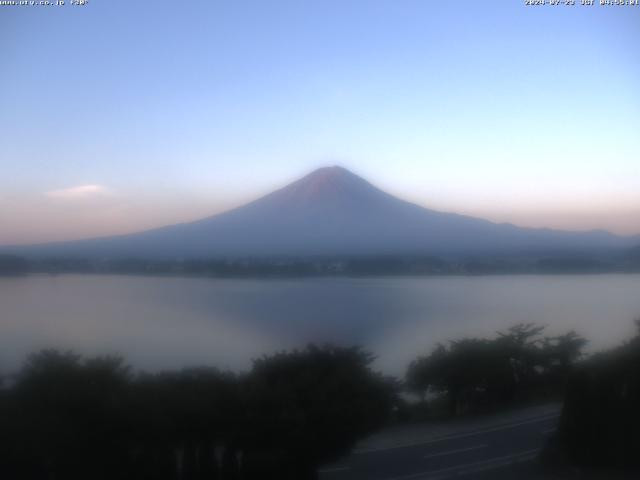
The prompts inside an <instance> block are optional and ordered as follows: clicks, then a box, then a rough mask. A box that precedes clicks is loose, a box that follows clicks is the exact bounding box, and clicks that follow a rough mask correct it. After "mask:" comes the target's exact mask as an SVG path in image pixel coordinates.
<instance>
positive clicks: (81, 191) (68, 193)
mask: <svg viewBox="0 0 640 480" xmlns="http://www.w3.org/2000/svg"><path fill="white" fill-rule="evenodd" d="M112 194H113V192H112V191H111V190H110V189H109V188H107V187H105V186H103V185H79V186H77V187H71V188H64V189H62V190H51V191H50V192H45V196H47V197H49V198H62V199H71V200H73V199H81V198H92V197H104V196H108V195H112Z"/></svg>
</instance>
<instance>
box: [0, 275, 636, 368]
mask: <svg viewBox="0 0 640 480" xmlns="http://www.w3.org/2000/svg"><path fill="white" fill-rule="evenodd" d="M638 316H640V275H594V276H489V277H422V278H413V277H412V278H373V279H349V278H312V279H296V280H289V279H288V280H248V279H238V280H229V279H204V278H158V277H135V276H101V275H61V276H35V275H34V276H27V277H21V278H0V371H3V370H4V371H6V370H10V369H13V368H15V366H16V365H18V364H19V362H20V361H21V360H22V359H23V358H24V355H25V354H26V353H28V352H31V351H34V350H36V349H38V348H42V347H52V346H53V347H57V348H71V349H74V350H77V351H80V352H83V353H87V354H98V353H119V354H122V355H124V356H125V357H126V358H127V359H128V361H130V362H131V363H133V364H134V365H135V366H137V367H140V368H144V369H160V368H176V367H181V366H185V365H192V364H210V365H217V366H219V367H222V368H232V369H245V368H247V367H248V366H249V365H250V361H251V358H255V357H256V356H259V355H261V354H263V353H268V352H273V351H275V350H278V349H283V348H291V347H295V346H302V345H304V344H306V343H307V342H310V341H314V342H335V343H339V344H345V345H351V344H358V345H363V346H365V347H366V348H368V349H369V350H371V351H372V352H374V353H375V354H376V355H377V356H378V360H377V366H378V367H379V368H380V369H381V370H383V371H385V372H387V373H392V374H401V373H402V372H403V371H404V369H405V367H406V365H407V364H408V362H409V361H410V360H411V359H413V358H414V357H415V356H416V355H418V354H421V353H424V352H427V351H428V350H429V349H430V348H431V347H433V345H434V344H435V343H436V342H438V341H444V340H447V339H455V338H459V337H461V336H465V335H484V334H487V335H491V334H493V332H495V331H496V330H500V329H504V328H507V327H508V326H510V325H512V324H514V323H517V322H536V323H540V324H546V325H548V326H549V332H550V333H561V332H564V331H566V330H569V329H575V330H576V331H578V332H579V333H580V334H582V335H584V336H586V337H587V338H589V340H590V341H591V344H590V347H591V349H593V350H597V349H600V348H605V347H609V346H612V345H615V344H617V343H618V342H620V341H622V340H623V339H625V338H626V337H628V336H629V335H631V334H632V333H633V332H634V328H633V319H634V318H636V317H638Z"/></svg>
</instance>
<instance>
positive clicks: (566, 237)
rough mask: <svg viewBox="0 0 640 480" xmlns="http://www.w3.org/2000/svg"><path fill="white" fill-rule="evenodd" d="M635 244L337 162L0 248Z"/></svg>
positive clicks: (268, 249) (212, 252)
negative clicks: (381, 178) (111, 227)
mask: <svg viewBox="0 0 640 480" xmlns="http://www.w3.org/2000/svg"><path fill="white" fill-rule="evenodd" d="M639 243H640V239H639V238H638V237H622V236H617V235H614V234H611V233H609V232H606V231H600V230H598V231H588V232H569V231H559V230H550V229H534V228H521V227H517V226H515V225H512V224H506V223H502V224H497V223H493V222H490V221H487V220H482V219H479V218H473V217H469V216H464V215H457V214H453V213H443V212H439V211H435V210H430V209H427V208H423V207H420V206H418V205H415V204H413V203H410V202H407V201H404V200H401V199H399V198H397V197H394V196H392V195H390V194H388V193H386V192H384V191H382V190H380V189H378V188H377V187H375V186H373V185H372V184H370V183H369V182H367V181H366V180H364V179H363V178H361V177H359V176H357V175H355V174H353V173H351V172H350V171H348V170H346V169H344V168H342V167H337V166H335V167H325V168H320V169H318V170H316V171H314V172H312V173H310V174H308V175H307V176H305V177H304V178H301V179H300V180H297V181H296V182H293V183H291V184H289V185H287V186H286V187H284V188H281V189H280V190H277V191H274V192H272V193H270V194H268V195H266V196H264V197H262V198H259V199H258V200H255V201H253V202H251V203H248V204H246V205H244V206H241V207H239V208H236V209H233V210H230V211H227V212H225V213H221V214H218V215H214V216H211V217H208V218H205V219H202V220H199V221H195V222H191V223H182V224H177V225H171V226H167V227H162V228H157V229H153V230H149V231H145V232H141V233H134V234H128V235H119V236H112V237H102V238H95V239H89V240H80V241H71V242H57V243H49V244H40V245H29V246H16V247H5V248H3V249H2V250H3V251H4V252H12V253H16V254H20V255H25V256H31V257H45V256H49V257H52V256H56V257H85V258H127V257H137V258H150V259H189V258H214V257H248V256H249V257H266V256H315V255H319V256H326V255H387V254H388V255H395V254H401V255H458V254H491V255H495V254H502V253H504V254H530V253H552V252H596V251H607V250H612V249H621V248H627V247H631V246H633V245H637V244H639Z"/></svg>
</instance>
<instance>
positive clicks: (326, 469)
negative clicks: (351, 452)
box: [318, 467, 349, 473]
mask: <svg viewBox="0 0 640 480" xmlns="http://www.w3.org/2000/svg"><path fill="white" fill-rule="evenodd" d="M345 470H349V467H332V468H323V469H322V470H318V473H333V472H344V471H345Z"/></svg>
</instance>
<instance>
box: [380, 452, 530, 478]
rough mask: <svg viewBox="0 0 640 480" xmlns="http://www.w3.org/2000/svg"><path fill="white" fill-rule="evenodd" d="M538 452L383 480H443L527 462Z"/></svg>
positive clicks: (521, 453) (517, 454) (516, 454)
mask: <svg viewBox="0 0 640 480" xmlns="http://www.w3.org/2000/svg"><path fill="white" fill-rule="evenodd" d="M539 452H540V449H534V450H525V451H524V452H519V453H515V454H513V455H505V456H502V457H495V458H490V459H488V460H482V461H480V462H474V463H467V464H463V465H456V466H454V467H447V468H441V469H439V470H431V471H427V472H419V473H412V474H409V475H403V476H400V477H392V478H387V479H385V480H411V479H421V480H443V479H446V478H449V477H451V476H453V475H468V474H470V473H477V472H482V471H486V470H493V469H495V468H500V467H504V466H507V465H513V464H514V463H521V462H527V461H529V460H532V459H534V458H535V457H536V455H538V453H539Z"/></svg>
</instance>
